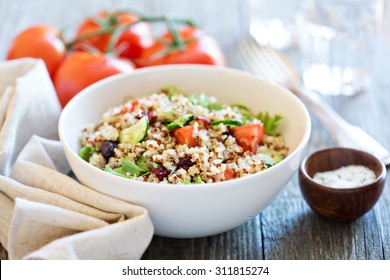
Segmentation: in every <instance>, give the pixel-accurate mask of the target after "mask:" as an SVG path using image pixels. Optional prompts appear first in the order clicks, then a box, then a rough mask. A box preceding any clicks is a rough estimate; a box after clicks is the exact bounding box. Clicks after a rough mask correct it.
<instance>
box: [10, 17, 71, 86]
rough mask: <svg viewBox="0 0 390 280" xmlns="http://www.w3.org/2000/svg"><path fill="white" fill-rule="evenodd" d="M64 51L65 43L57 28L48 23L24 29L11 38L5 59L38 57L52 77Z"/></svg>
mask: <svg viewBox="0 0 390 280" xmlns="http://www.w3.org/2000/svg"><path fill="white" fill-rule="evenodd" d="M65 53H66V50H65V44H64V42H63V41H62V40H61V38H60V32H59V31H58V29H57V28H55V27H53V26H49V25H37V26H32V27H29V28H27V29H25V30H24V31H22V32H21V33H19V34H18V35H17V36H16V37H15V38H14V39H13V41H12V42H11V45H10V47H9V49H8V53H7V55H6V59H16V58H22V57H32V58H40V59H42V60H43V61H44V62H45V64H46V67H47V70H48V72H49V74H50V77H51V78H53V77H54V73H55V71H56V70H57V68H58V67H59V65H60V64H61V62H62V60H63V59H64V57H65Z"/></svg>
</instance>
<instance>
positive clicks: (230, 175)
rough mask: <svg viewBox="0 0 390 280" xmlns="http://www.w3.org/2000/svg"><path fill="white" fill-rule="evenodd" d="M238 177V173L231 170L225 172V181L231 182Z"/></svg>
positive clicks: (227, 169)
mask: <svg viewBox="0 0 390 280" xmlns="http://www.w3.org/2000/svg"><path fill="white" fill-rule="evenodd" d="M235 177H236V172H235V171H234V170H231V169H230V168H226V170H225V180H230V179H233V178H235Z"/></svg>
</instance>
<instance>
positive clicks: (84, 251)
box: [0, 59, 153, 259]
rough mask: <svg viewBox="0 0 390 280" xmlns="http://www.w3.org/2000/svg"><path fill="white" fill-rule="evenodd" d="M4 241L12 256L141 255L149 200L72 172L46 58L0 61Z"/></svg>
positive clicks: (148, 229) (0, 231)
mask: <svg viewBox="0 0 390 280" xmlns="http://www.w3.org/2000/svg"><path fill="white" fill-rule="evenodd" d="M0 94H2V95H0V125H1V130H0V157H1V158H0V159H1V169H0V173H1V175H2V176H0V242H1V244H2V245H3V246H4V247H5V248H6V249H7V250H8V253H9V258H10V259H139V258H140V257H141V256H142V254H143V253H144V251H145V249H146V248H147V246H148V245H149V243H150V240H151V238H152V236H153V225H152V223H151V220H150V218H149V215H148V212H147V210H146V209H145V208H143V207H140V206H136V205H132V204H130V203H127V202H124V201H121V200H119V199H116V198H112V197H109V196H106V195H103V194H101V193H98V192H96V191H94V190H92V189H90V188H88V187H86V186H83V185H81V184H79V183H78V182H77V181H76V180H74V179H72V178H71V177H69V176H67V175H66V174H68V172H69V170H70V168H69V165H68V163H67V161H66V158H65V155H64V152H63V149H62V146H61V143H60V142H59V141H58V140H49V139H47V138H54V139H56V137H57V121H58V117H59V114H60V111H61V109H60V106H59V104H58V101H57V98H56V96H55V91H54V89H53V86H52V84H51V81H50V78H49V75H48V74H47V71H46V68H45V66H44V64H43V62H42V61H39V60H33V59H22V60H17V61H9V62H1V63H0Z"/></svg>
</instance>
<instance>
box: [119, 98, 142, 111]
mask: <svg viewBox="0 0 390 280" xmlns="http://www.w3.org/2000/svg"><path fill="white" fill-rule="evenodd" d="M137 105H138V100H134V101H133V102H131V107H123V108H122V110H121V114H126V113H132V112H134V110H135V107H136V106H137Z"/></svg>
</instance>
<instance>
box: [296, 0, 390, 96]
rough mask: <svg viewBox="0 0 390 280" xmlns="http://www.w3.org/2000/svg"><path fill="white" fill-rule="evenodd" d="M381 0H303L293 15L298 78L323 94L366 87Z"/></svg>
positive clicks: (355, 91) (369, 73) (378, 27)
mask: <svg viewBox="0 0 390 280" xmlns="http://www.w3.org/2000/svg"><path fill="white" fill-rule="evenodd" d="M384 2H385V0H305V1H302V6H301V7H300V9H299V13H298V15H297V27H298V34H299V36H298V41H299V49H300V60H301V70H302V78H303V82H304V84H305V86H306V87H308V88H310V89H313V90H316V91H318V92H320V93H323V94H326V95H355V94H356V93H359V92H363V91H365V90H367V89H368V88H369V86H370V83H371V72H372V67H373V61H374V58H375V56H374V55H375V52H376V47H377V45H378V39H379V33H380V30H381V26H382V19H383V9H384Z"/></svg>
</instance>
